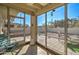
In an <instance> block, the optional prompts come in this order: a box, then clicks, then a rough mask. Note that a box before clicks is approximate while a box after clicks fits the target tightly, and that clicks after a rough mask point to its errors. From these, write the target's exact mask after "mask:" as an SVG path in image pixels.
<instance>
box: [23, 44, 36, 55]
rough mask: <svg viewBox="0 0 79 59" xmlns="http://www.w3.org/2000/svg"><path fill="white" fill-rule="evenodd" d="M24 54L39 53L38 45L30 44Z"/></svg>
mask: <svg viewBox="0 0 79 59" xmlns="http://www.w3.org/2000/svg"><path fill="white" fill-rule="evenodd" d="M23 55H37V45H30V46H29V47H28V49H27V51H26V53H25V54H23Z"/></svg>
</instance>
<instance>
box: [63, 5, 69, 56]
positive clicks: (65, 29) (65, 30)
mask: <svg viewBox="0 0 79 59" xmlns="http://www.w3.org/2000/svg"><path fill="white" fill-rule="evenodd" d="M64 10H65V11H64V17H65V22H64V25H65V26H64V32H65V34H64V35H65V37H64V54H65V55H67V32H68V31H67V29H68V28H67V22H68V21H67V18H68V17H67V4H65V5H64Z"/></svg>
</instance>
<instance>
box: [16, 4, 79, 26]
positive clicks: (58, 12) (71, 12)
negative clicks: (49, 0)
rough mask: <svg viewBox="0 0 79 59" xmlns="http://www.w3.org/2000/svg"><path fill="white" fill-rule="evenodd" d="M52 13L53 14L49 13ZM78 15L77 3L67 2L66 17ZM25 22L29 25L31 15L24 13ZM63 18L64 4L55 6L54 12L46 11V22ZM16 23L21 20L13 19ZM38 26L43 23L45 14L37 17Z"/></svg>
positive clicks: (78, 6) (20, 14)
mask: <svg viewBox="0 0 79 59" xmlns="http://www.w3.org/2000/svg"><path fill="white" fill-rule="evenodd" d="M51 14H53V15H51ZM17 16H22V17H23V14H22V13H18V14H17ZM78 17H79V3H72V4H68V18H78ZM25 19H26V24H28V25H29V26H30V21H31V15H28V14H26V18H25ZM61 19H64V6H62V7H59V8H56V9H55V11H54V12H52V10H51V11H48V12H47V22H51V21H52V22H54V21H55V20H61ZM15 22H16V23H20V24H23V20H21V19H20V20H19V21H17V19H16V21H15ZM37 22H38V26H41V25H42V24H44V23H45V14H42V15H39V16H38V17H37Z"/></svg>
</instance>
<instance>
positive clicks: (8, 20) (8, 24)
mask: <svg viewBox="0 0 79 59" xmlns="http://www.w3.org/2000/svg"><path fill="white" fill-rule="evenodd" d="M9 12H10V10H9V8H8V7H7V35H8V39H10V17H9Z"/></svg>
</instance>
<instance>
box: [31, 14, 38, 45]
mask: <svg viewBox="0 0 79 59" xmlns="http://www.w3.org/2000/svg"><path fill="white" fill-rule="evenodd" d="M36 42H37V16H36V15H32V16H31V41H30V45H35V44H36Z"/></svg>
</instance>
